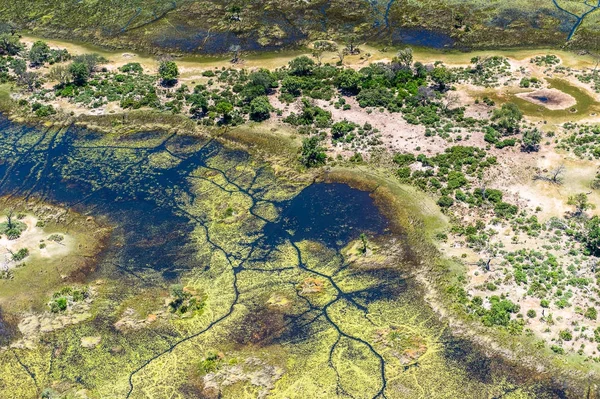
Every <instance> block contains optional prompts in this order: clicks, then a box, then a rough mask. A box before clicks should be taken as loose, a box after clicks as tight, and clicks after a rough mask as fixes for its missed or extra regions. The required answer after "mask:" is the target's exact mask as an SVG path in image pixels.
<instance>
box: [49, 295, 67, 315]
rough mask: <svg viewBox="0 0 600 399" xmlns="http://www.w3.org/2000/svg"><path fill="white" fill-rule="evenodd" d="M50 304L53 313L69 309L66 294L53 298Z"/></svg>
mask: <svg viewBox="0 0 600 399" xmlns="http://www.w3.org/2000/svg"><path fill="white" fill-rule="evenodd" d="M49 305H50V311H52V313H59V312H64V311H65V310H67V305H68V301H67V298H65V297H64V296H61V297H58V298H54V299H52V301H50V304H49Z"/></svg>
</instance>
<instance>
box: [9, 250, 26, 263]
mask: <svg viewBox="0 0 600 399" xmlns="http://www.w3.org/2000/svg"><path fill="white" fill-rule="evenodd" d="M28 256H29V249H27V248H21V249H19V250H18V251H17V252H15V253H14V254H13V255H12V259H13V260H14V261H15V262H19V261H21V260H23V259H25V258H26V257H28Z"/></svg>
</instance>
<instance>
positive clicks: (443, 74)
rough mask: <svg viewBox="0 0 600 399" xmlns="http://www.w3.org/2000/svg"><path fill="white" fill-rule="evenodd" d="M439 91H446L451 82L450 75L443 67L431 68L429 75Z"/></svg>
mask: <svg viewBox="0 0 600 399" xmlns="http://www.w3.org/2000/svg"><path fill="white" fill-rule="evenodd" d="M429 76H431V80H433V81H434V82H435V84H436V85H437V87H438V90H439V91H446V89H447V85H448V84H449V83H451V82H452V73H451V72H450V71H449V70H448V68H446V67H445V66H438V67H435V68H433V70H432V71H431V73H430V75H429Z"/></svg>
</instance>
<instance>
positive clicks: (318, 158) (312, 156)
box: [300, 136, 327, 168]
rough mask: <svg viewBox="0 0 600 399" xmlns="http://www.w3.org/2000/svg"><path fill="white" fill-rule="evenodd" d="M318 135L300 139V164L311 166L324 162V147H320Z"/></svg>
mask: <svg viewBox="0 0 600 399" xmlns="http://www.w3.org/2000/svg"><path fill="white" fill-rule="evenodd" d="M320 141H321V140H320V139H319V137H318V136H312V137H310V138H306V139H304V140H303V141H302V149H301V150H300V162H301V163H302V165H304V166H306V167H308V168H312V167H315V166H320V165H324V164H325V159H326V158H327V156H326V155H325V148H323V147H321V145H320Z"/></svg>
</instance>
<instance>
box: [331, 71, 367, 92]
mask: <svg viewBox="0 0 600 399" xmlns="http://www.w3.org/2000/svg"><path fill="white" fill-rule="evenodd" d="M360 81H361V77H360V74H359V73H358V72H356V71H355V70H353V69H350V68H348V69H343V70H342V71H341V72H340V73H339V75H338V76H337V77H336V79H335V85H336V86H337V87H338V88H340V89H341V90H342V91H344V92H347V93H348V94H357V93H358V91H359V90H360V88H359V85H360Z"/></svg>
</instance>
